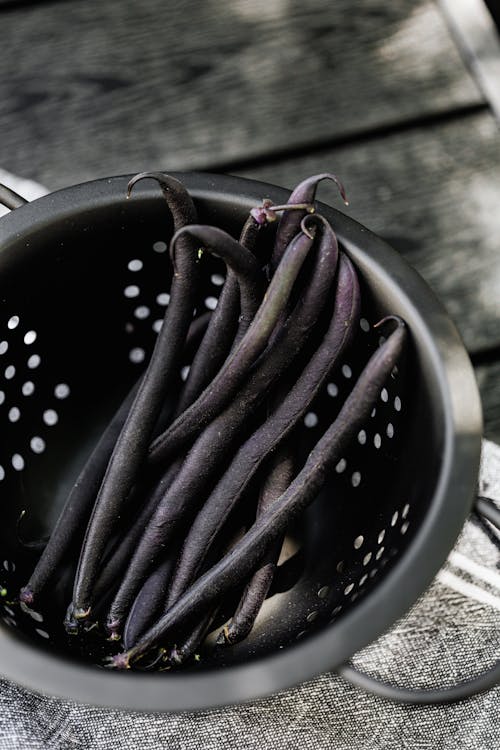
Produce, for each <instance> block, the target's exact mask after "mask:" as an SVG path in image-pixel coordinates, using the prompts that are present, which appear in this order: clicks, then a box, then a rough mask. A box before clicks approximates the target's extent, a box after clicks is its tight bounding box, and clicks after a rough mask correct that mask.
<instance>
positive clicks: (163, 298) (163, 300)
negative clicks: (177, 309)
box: [156, 292, 170, 307]
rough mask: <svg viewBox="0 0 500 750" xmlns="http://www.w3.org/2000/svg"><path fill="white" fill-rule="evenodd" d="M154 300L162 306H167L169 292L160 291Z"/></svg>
mask: <svg viewBox="0 0 500 750" xmlns="http://www.w3.org/2000/svg"><path fill="white" fill-rule="evenodd" d="M156 302H157V303H158V304H159V305H161V306H162V307H167V305H168V304H169V302H170V294H169V293H168V292H161V293H160V294H159V295H158V296H157V297H156Z"/></svg>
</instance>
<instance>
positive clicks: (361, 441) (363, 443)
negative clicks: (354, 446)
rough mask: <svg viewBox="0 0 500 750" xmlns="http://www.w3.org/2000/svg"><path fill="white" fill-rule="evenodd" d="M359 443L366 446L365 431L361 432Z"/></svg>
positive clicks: (359, 433)
mask: <svg viewBox="0 0 500 750" xmlns="http://www.w3.org/2000/svg"><path fill="white" fill-rule="evenodd" d="M358 443H359V444H360V445H365V443H366V432H365V430H360V431H359V432H358Z"/></svg>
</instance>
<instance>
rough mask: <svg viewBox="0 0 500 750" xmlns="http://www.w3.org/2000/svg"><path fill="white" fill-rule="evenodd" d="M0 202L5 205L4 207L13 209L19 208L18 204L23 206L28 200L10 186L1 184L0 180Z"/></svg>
mask: <svg viewBox="0 0 500 750" xmlns="http://www.w3.org/2000/svg"><path fill="white" fill-rule="evenodd" d="M0 203H1V204H2V206H5V208H9V209H10V210H11V211H13V210H14V209H15V208H19V206H24V204H25V203H28V201H27V200H26V198H23V197H22V196H21V195H19V194H18V193H16V192H15V191H14V190H12V189H11V188H8V187H7V185H3V184H2V183H1V182H0Z"/></svg>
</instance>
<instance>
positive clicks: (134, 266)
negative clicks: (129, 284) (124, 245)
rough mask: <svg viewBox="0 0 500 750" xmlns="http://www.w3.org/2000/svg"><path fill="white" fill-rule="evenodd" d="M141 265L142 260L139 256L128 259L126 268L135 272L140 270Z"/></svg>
mask: <svg viewBox="0 0 500 750" xmlns="http://www.w3.org/2000/svg"><path fill="white" fill-rule="evenodd" d="M142 266H143V262H142V260H139V258H134V259H133V260H130V261H129V263H128V265H127V268H128V270H129V271H133V272H137V271H141V270H142Z"/></svg>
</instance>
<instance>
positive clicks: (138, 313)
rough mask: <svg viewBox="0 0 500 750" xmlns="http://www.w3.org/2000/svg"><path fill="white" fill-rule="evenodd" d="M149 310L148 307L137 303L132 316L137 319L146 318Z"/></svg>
mask: <svg viewBox="0 0 500 750" xmlns="http://www.w3.org/2000/svg"><path fill="white" fill-rule="evenodd" d="M150 312H151V311H150V309H149V307H146V305H139V307H136V308H135V310H134V316H135V317H136V318H137V320H146V318H148V317H149V314H150Z"/></svg>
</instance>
